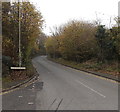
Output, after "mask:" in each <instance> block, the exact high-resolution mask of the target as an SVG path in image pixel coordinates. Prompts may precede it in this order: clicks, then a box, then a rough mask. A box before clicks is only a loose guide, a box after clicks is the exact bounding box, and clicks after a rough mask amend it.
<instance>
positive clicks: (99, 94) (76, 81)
mask: <svg viewBox="0 0 120 112" xmlns="http://www.w3.org/2000/svg"><path fill="white" fill-rule="evenodd" d="M76 82H77V83H79V84H82V85H83V86H85V87H86V88H88V89H90V90H91V91H93V92H95V93H97V94H98V95H100V96H102V97H104V98H105V97H106V96H104V95H103V94H101V93H100V92H98V91H96V90H94V89H92V88H91V87H89V86H87V85H85V84H83V83H82V82H80V81H79V80H76Z"/></svg>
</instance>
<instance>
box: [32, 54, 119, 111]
mask: <svg viewBox="0 0 120 112" xmlns="http://www.w3.org/2000/svg"><path fill="white" fill-rule="evenodd" d="M33 64H34V66H35V67H36V69H37V71H38V73H39V74H40V77H41V78H42V80H43V82H44V87H43V90H42V91H38V92H37V95H36V110H55V109H56V110H118V84H117V83H114V82H111V81H109V80H105V79H102V78H99V77H95V76H94V75H91V74H88V73H85V72H82V71H78V70H75V69H71V68H68V67H65V66H62V65H60V64H57V63H54V62H51V61H49V60H47V58H46V57H45V56H39V57H36V58H34V59H33Z"/></svg>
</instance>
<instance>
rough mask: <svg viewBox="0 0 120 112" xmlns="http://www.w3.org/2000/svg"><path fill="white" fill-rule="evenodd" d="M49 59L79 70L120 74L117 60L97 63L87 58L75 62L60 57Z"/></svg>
mask: <svg viewBox="0 0 120 112" xmlns="http://www.w3.org/2000/svg"><path fill="white" fill-rule="evenodd" d="M48 59H49V60H51V61H54V62H57V63H60V64H63V65H67V66H70V67H72V68H77V69H80V70H87V71H92V72H99V73H104V74H109V75H114V76H116V77H118V76H120V68H118V62H116V61H112V62H109V63H108V62H107V63H97V61H96V60H88V61H86V62H82V63H77V62H73V61H67V60H64V59H62V58H55V59H53V58H48Z"/></svg>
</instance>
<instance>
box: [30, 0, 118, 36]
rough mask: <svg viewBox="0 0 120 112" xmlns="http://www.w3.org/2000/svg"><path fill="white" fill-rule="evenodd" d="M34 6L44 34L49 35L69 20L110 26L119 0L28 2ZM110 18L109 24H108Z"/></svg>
mask: <svg viewBox="0 0 120 112" xmlns="http://www.w3.org/2000/svg"><path fill="white" fill-rule="evenodd" d="M30 1H31V2H32V3H34V4H35V6H36V7H37V9H38V10H40V12H41V13H42V15H43V18H44V20H45V25H44V26H46V27H44V32H45V33H46V34H48V35H49V34H50V32H51V29H52V30H53V27H55V26H59V25H61V24H64V23H66V22H67V21H69V20H72V19H77V20H86V21H94V20H96V19H101V22H102V24H105V25H106V26H108V27H109V26H112V24H115V22H114V20H113V19H114V18H115V17H116V16H118V2H119V0H30ZM110 18H111V24H109V23H110Z"/></svg>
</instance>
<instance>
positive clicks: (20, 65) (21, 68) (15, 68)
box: [11, 0, 26, 70]
mask: <svg viewBox="0 0 120 112" xmlns="http://www.w3.org/2000/svg"><path fill="white" fill-rule="evenodd" d="M18 4H19V15H18V16H19V67H11V69H12V70H25V69H26V67H22V55H21V20H20V19H21V13H20V0H18Z"/></svg>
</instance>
